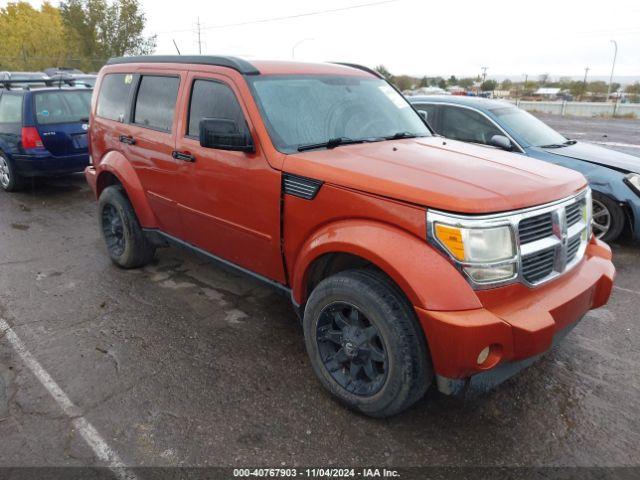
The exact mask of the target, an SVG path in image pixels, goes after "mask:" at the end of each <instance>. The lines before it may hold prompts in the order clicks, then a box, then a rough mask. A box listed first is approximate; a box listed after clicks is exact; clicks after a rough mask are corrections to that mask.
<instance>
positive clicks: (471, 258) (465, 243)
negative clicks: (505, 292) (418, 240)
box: [431, 216, 517, 285]
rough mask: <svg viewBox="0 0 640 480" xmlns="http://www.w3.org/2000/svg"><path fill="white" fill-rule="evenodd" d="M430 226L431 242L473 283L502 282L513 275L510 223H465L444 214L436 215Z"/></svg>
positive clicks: (512, 277) (514, 255) (513, 249)
mask: <svg viewBox="0 0 640 480" xmlns="http://www.w3.org/2000/svg"><path fill="white" fill-rule="evenodd" d="M474 223H475V222H474ZM431 225H432V227H431V228H432V233H431V234H432V236H433V239H434V241H435V242H436V243H437V244H438V246H439V247H440V248H441V249H443V250H445V251H446V252H447V253H448V254H449V255H451V256H452V257H453V258H454V259H455V260H456V261H457V263H458V264H459V266H460V267H461V269H462V270H463V271H464V273H465V274H466V275H467V276H468V277H469V278H470V279H471V280H472V281H473V282H474V283H475V284H478V285H488V284H494V283H502V282H505V281H509V280H512V279H514V278H515V277H516V276H517V268H516V265H517V257H516V245H515V240H514V234H513V229H512V228H511V226H509V225H499V226H491V225H487V226H480V225H478V224H476V225H465V224H464V222H463V221H460V220H458V219H455V218H453V217H452V218H451V219H448V218H446V217H444V216H438V218H437V219H434V221H433V222H432V224H431Z"/></svg>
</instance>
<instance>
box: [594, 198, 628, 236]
mask: <svg viewBox="0 0 640 480" xmlns="http://www.w3.org/2000/svg"><path fill="white" fill-rule="evenodd" d="M624 222H625V215H624V211H623V210H622V207H621V206H620V205H618V203H617V202H616V201H615V200H613V199H612V198H610V197H607V196H606V195H603V194H602V193H599V192H593V222H592V226H593V234H594V235H595V236H596V238H598V239H599V240H602V241H603V242H613V241H615V240H616V239H617V238H618V237H619V236H620V234H621V233H622V230H623V229H624Z"/></svg>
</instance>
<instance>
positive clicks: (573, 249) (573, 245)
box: [567, 235, 582, 262]
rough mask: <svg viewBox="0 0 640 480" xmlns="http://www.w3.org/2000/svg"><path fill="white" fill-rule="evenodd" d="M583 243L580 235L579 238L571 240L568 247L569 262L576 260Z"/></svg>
mask: <svg viewBox="0 0 640 480" xmlns="http://www.w3.org/2000/svg"><path fill="white" fill-rule="evenodd" d="M581 241H582V235H578V236H577V237H574V238H572V239H571V240H569V244H568V245H567V262H571V261H572V260H573V259H574V258H576V254H577V253H578V250H580V242H581Z"/></svg>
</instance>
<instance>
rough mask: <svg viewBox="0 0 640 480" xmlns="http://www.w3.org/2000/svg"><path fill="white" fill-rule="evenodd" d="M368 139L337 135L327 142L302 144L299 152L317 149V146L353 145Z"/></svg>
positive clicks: (328, 147)
mask: <svg viewBox="0 0 640 480" xmlns="http://www.w3.org/2000/svg"><path fill="white" fill-rule="evenodd" d="M364 142H366V140H354V139H353V138H348V137H337V138H331V139H329V140H327V141H326V142H321V143H311V144H309V145H300V146H299V147H298V151H299V152H304V151H306V150H315V149H316V148H326V149H328V150H330V149H332V148H336V147H339V146H340V145H353V144H355V143H364Z"/></svg>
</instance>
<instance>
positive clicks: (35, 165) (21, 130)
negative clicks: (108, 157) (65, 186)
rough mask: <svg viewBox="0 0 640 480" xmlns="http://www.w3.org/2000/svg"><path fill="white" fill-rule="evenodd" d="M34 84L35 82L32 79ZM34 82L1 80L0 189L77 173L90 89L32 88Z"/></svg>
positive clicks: (83, 161) (84, 151)
mask: <svg viewBox="0 0 640 480" xmlns="http://www.w3.org/2000/svg"><path fill="white" fill-rule="evenodd" d="M34 82H35V83H34ZM39 83H40V82H39V81H38V80H33V79H32V80H16V79H15V78H13V79H11V80H4V81H3V80H0V187H2V188H3V189H4V190H5V191H9V192H13V191H16V190H19V189H20V188H21V187H22V186H23V184H24V179H25V178H29V177H43V176H57V175H65V174H69V173H75V172H82V171H83V170H84V169H85V168H86V167H87V165H89V151H88V144H87V130H88V126H89V124H88V118H89V110H90V105H91V93H92V91H91V90H87V89H86V88H82V89H77V88H55V87H44V88H39V87H37V88H32V87H33V85H34V84H36V85H38V84H39Z"/></svg>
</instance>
